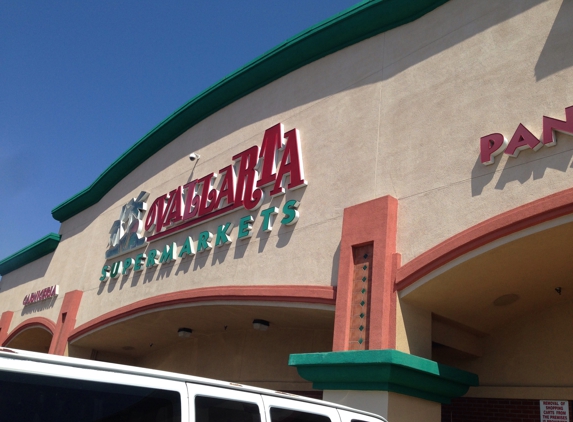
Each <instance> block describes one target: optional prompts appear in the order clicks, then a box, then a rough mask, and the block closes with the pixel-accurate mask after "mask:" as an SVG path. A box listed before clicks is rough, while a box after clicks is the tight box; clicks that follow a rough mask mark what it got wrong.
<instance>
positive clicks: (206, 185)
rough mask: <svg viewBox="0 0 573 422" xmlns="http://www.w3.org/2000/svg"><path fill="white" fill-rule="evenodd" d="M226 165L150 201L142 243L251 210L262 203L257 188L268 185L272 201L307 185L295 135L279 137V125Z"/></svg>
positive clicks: (260, 192) (259, 190) (285, 134)
mask: <svg viewBox="0 0 573 422" xmlns="http://www.w3.org/2000/svg"><path fill="white" fill-rule="evenodd" d="M283 140H284V141H285V142H284V144H283ZM281 153H282V157H281ZM279 158H280V164H279V166H278V167H277V162H278V160H279ZM232 160H233V163H232V164H229V165H228V166H226V167H224V168H222V169H221V170H219V174H217V173H209V174H207V175H206V176H204V177H201V178H199V179H195V180H192V181H191V182H189V183H187V184H185V185H181V186H178V187H177V188H176V189H173V190H172V191H171V192H169V193H165V194H163V195H161V196H159V197H158V198H157V199H155V201H154V202H153V204H152V205H151V207H150V209H149V211H148V213H147V217H146V219H145V231H146V232H147V233H154V234H153V235H151V236H149V237H148V238H147V240H148V241H153V240H156V239H160V238H162V237H164V236H168V235H170V234H172V233H175V232H178V231H180V230H183V229H185V228H188V227H192V226H195V225H197V224H200V223H203V222H205V221H207V220H210V219H213V218H216V217H219V216H221V215H224V214H227V213H229V212H231V211H235V210H237V209H239V208H245V209H247V210H249V211H252V210H256V209H257V208H259V207H260V206H261V204H262V203H263V197H264V192H263V188H265V187H267V186H272V189H271V191H270V196H271V197H273V196H277V195H282V194H283V193H285V191H286V190H294V189H298V188H301V187H303V186H306V185H307V182H306V180H305V179H304V170H303V165H302V155H301V148H300V134H299V132H298V130H297V129H292V130H289V131H288V132H286V133H284V128H283V125H282V124H280V123H279V124H277V125H275V126H273V127H271V128H270V129H267V130H266V131H265V134H264V136H263V142H262V145H261V146H260V147H259V146H258V145H254V146H252V147H250V148H248V149H246V150H245V151H243V152H240V153H239V154H236V155H234V156H233V157H232ZM287 179H288V183H287Z"/></svg>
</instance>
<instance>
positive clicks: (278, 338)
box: [137, 329, 332, 390]
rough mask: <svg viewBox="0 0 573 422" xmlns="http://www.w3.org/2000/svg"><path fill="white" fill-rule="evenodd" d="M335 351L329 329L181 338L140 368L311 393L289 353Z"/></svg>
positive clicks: (283, 330)
mask: <svg viewBox="0 0 573 422" xmlns="http://www.w3.org/2000/svg"><path fill="white" fill-rule="evenodd" d="M331 349H332V331H331V330H301V329H282V330H273V329H269V331H266V332H261V331H256V330H248V331H229V332H223V333H220V334H212V335H207V336H201V337H199V338H190V339H185V340H182V341H181V343H180V344H179V345H177V346H175V347H170V348H164V349H161V350H157V351H154V352H153V353H150V354H149V355H147V356H146V357H144V358H141V359H139V360H138V361H137V365H139V366H144V367H147V368H153V369H160V370H167V371H177V372H181V373H185V374H190V375H195V376H201V377H208V378H217V379H224V380H226V381H232V382H238V383H245V384H249V385H254V386H259V387H265V388H275V389H282V390H311V383H309V382H307V381H305V380H303V379H302V378H300V377H299V375H298V373H297V371H296V368H294V367H290V366H288V365H287V362H288V358H289V355H290V354H291V353H308V352H318V351H329V350H331Z"/></svg>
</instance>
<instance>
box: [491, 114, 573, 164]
mask: <svg viewBox="0 0 573 422" xmlns="http://www.w3.org/2000/svg"><path fill="white" fill-rule="evenodd" d="M555 132H561V133H564V134H566V135H571V136H573V106H571V107H567V108H566V109H565V121H563V120H557V119H554V118H552V117H547V116H543V134H542V137H541V139H538V138H537V137H536V136H535V135H534V134H533V133H531V132H530V131H529V129H527V128H526V127H525V126H524V125H523V124H521V123H520V124H519V126H518V127H517V129H516V131H515V133H514V134H513V136H512V137H511V140H510V141H508V140H507V138H506V137H505V136H503V135H502V134H501V133H492V134H491V135H487V136H483V137H482V138H481V139H480V161H481V163H482V164H484V165H486V166H487V165H490V164H493V163H494V162H495V157H496V156H497V155H499V154H501V153H502V152H505V153H506V154H508V155H509V156H510V157H517V156H518V155H519V152H520V151H522V150H524V149H532V150H534V151H537V150H538V149H539V148H541V147H542V146H543V145H545V146H547V147H552V146H554V145H557V139H556V137H555Z"/></svg>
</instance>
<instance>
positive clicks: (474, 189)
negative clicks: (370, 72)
mask: <svg viewBox="0 0 573 422" xmlns="http://www.w3.org/2000/svg"><path fill="white" fill-rule="evenodd" d="M467 8H469V11H468V10H467ZM569 9H571V6H570V5H565V4H564V5H563V6H562V2H561V1H545V2H541V1H533V0H532V1H497V2H467V1H452V2H448V3H447V4H445V5H444V6H442V7H440V8H438V9H436V10H435V11H433V12H432V13H430V14H428V15H427V16H425V17H424V18H422V19H420V20H418V21H415V22H413V23H411V24H408V25H405V26H403V27H400V28H398V29H396V30H393V31H390V32H388V33H387V34H386V44H385V46H386V47H385V48H386V55H385V57H386V60H385V64H384V66H385V67H384V69H383V71H382V73H383V83H382V101H381V116H380V148H379V159H378V163H379V164H378V165H379V169H378V171H377V173H378V174H379V179H380V180H391V181H392V183H393V185H392V186H391V187H389V186H385V185H378V186H377V194H378V196H382V195H385V194H393V195H395V196H396V197H397V198H398V199H399V200H400V211H399V212H400V218H399V228H398V251H400V252H401V253H402V254H403V255H402V261H403V263H406V262H408V261H410V260H411V259H412V258H414V257H416V256H418V255H419V254H421V253H423V252H424V251H426V250H427V249H429V248H430V247H432V246H434V245H436V244H437V243H439V242H441V241H443V240H445V239H447V238H449V237H451V236H452V235H454V234H456V233H459V232H460V231H462V230H464V229H466V228H468V227H471V226H472V225H474V224H477V223H479V222H481V221H483V220H485V219H487V218H490V217H492V216H495V215H497V214H499V213H501V212H503V211H506V210H509V209H512V208H515V207H517V206H519V205H522V204H525V203H527V202H530V201H532V200H534V199H537V198H541V197H544V196H547V195H549V194H551V193H554V192H557V191H560V190H563V189H566V188H568V187H571V186H572V184H571V182H570V175H569V174H568V173H569V172H570V171H571V170H569V169H568V168H569V163H570V160H571V152H570V150H571V144H570V140H571V139H570V137H566V136H562V137H560V140H559V144H558V146H557V147H555V148H545V147H544V148H543V149H542V150H540V151H539V152H533V151H523V152H521V154H520V155H519V157H517V158H508V157H507V156H506V157H503V158H502V159H501V162H500V159H499V157H498V159H497V162H496V164H494V165H492V166H483V165H482V164H481V163H479V161H478V158H479V157H478V155H479V138H480V137H481V136H485V135H487V134H489V133H492V132H501V133H503V134H504V135H505V136H506V137H507V138H508V139H510V138H511V136H512V135H513V132H514V131H515V129H516V128H517V126H518V124H519V123H523V124H524V125H526V127H528V128H529V129H530V130H531V131H532V132H533V133H534V134H536V135H537V136H540V135H541V129H542V127H541V122H542V116H543V115H544V114H545V115H549V116H553V117H556V118H559V119H563V118H564V108H565V107H567V106H570V105H573V92H572V91H571V90H568V89H564V81H566V80H573V68H571V67H570V66H569V67H567V66H563V68H559V64H558V63H557V62H556V61H554V62H553V63H552V65H553V67H554V68H553V69H544V68H543V66H544V62H543V60H544V58H545V57H546V56H547V55H548V54H549V55H552V54H555V50H558V51H563V45H562V43H559V42H553V38H555V37H552V38H551V37H550V31H557V30H559V31H560V34H559V36H560V37H565V38H567V39H571V37H572V36H573V25H570V24H569V25H568V26H565V27H563V25H562V24H561V22H562V21H563V15H564V14H567V12H568V11H569ZM462 10H465V13H466V14H467V16H471V17H472V20H471V21H468V18H461V19H455V17H456V16H458V15H460V13H461V11H462ZM554 22H555V24H554ZM438 23H441V25H437V24H438ZM440 26H442V27H445V28H446V29H447V30H446V29H443V28H442V29H434V28H436V27H440ZM555 28H557V29H555ZM428 34H435V37H436V38H435V39H433V40H432V41H431V42H430V41H429V38H428ZM397 45H401V46H402V47H401V48H397V47H396V46H397ZM392 46H393V47H392ZM413 46H418V48H417V49H415V48H414V47H413ZM420 46H422V47H421V48H420ZM401 49H404V50H405V51H410V53H409V54H403V53H401ZM540 61H541V64H540ZM545 169H547V170H546V171H544V170H545ZM385 174H386V175H385ZM420 233H424V235H423V236H420Z"/></svg>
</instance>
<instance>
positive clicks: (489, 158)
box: [480, 133, 507, 166]
mask: <svg viewBox="0 0 573 422" xmlns="http://www.w3.org/2000/svg"><path fill="white" fill-rule="evenodd" d="M506 147H507V139H506V138H505V136H503V135H502V134H501V133H492V134H491V135H487V136H482V137H481V138H480V150H481V152H480V160H481V163H482V164H484V165H486V166H488V165H490V164H493V163H494V162H495V158H494V157H495V156H496V155H498V154H501V153H502V152H503V150H504V149H505V148H506Z"/></svg>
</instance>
